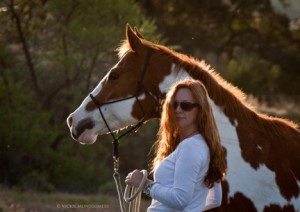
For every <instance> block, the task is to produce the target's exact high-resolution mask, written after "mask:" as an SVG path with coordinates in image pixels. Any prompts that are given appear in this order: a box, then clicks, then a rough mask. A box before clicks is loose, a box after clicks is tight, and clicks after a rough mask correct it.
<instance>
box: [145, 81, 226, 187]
mask: <svg viewBox="0 0 300 212" xmlns="http://www.w3.org/2000/svg"><path fill="white" fill-rule="evenodd" d="M180 88H188V89H189V90H190V91H191V93H192V95H193V97H194V98H195V100H196V102H197V103H198V104H199V106H200V107H199V110H198V111H199V112H198V115H197V128H198V131H199V133H201V135H202V136H203V138H204V139H205V142H206V144H207V146H208V148H209V152H210V163H209V168H208V171H207V175H206V177H205V184H206V185H207V186H208V187H212V186H213V184H214V182H219V181H221V180H222V179H223V178H224V176H225V172H226V159H225V153H224V150H223V148H222V146H221V141H220V136H219V132H218V129H217V125H216V121H215V118H214V116H213V111H212V108H211V105H210V103H209V97H208V94H207V91H206V88H205V87H204V85H203V84H202V83H201V82H200V81H196V80H183V81H180V82H179V83H177V84H175V85H174V86H173V87H172V88H171V90H170V91H169V92H168V93H167V96H166V99H165V102H164V104H163V110H162V115H161V120H160V128H159V131H158V134H157V136H158V139H157V141H156V142H155V143H154V145H153V146H152V151H153V152H154V154H155V157H154V159H153V160H152V161H151V163H150V169H151V172H153V171H154V169H155V168H156V166H157V165H158V164H159V162H160V161H162V160H163V159H164V158H165V157H167V156H168V155H169V154H171V153H172V152H173V151H174V150H175V149H176V147H177V145H178V144H179V143H180V142H181V141H180V131H179V128H178V126H177V125H176V120H175V111H174V109H173V107H172V103H173V100H174V96H175V94H176V92H177V91H178V90H179V89H180Z"/></svg>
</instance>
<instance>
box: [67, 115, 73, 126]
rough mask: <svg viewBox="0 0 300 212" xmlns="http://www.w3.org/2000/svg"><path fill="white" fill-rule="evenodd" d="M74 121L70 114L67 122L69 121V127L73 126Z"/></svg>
mask: <svg viewBox="0 0 300 212" xmlns="http://www.w3.org/2000/svg"><path fill="white" fill-rule="evenodd" d="M72 122H73V119H72V116H69V117H68V119H67V123H68V126H69V127H71V126H72Z"/></svg>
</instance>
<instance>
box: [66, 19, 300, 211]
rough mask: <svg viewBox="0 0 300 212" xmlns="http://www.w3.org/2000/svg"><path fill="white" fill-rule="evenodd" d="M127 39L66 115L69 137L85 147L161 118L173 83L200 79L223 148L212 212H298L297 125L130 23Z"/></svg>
mask: <svg viewBox="0 0 300 212" xmlns="http://www.w3.org/2000/svg"><path fill="white" fill-rule="evenodd" d="M126 38H127V39H126V40H125V41H124V42H123V43H122V44H121V46H120V47H119V48H118V56H119V62H118V63H117V64H116V65H115V66H114V67H112V68H111V70H110V71H109V72H108V73H107V75H106V76H105V77H104V78H103V79H102V80H101V81H100V82H99V84H98V85H97V86H96V88H95V89H94V90H93V91H92V92H91V95H89V96H87V97H86V98H85V99H84V100H83V102H82V104H81V105H80V106H79V107H78V108H77V109H76V110H75V111H74V112H73V113H72V114H70V116H69V117H68V119H67V122H68V126H69V128H70V131H71V135H72V137H73V138H74V139H75V140H77V141H79V142H80V143H88V144H91V143H94V142H95V141H96V138H97V136H98V135H102V134H107V133H108V132H109V130H111V131H116V130H119V129H122V128H125V127H127V126H132V125H136V124H138V123H145V122H146V121H147V120H149V119H153V118H159V117H160V104H161V102H162V101H163V99H164V98H165V94H166V92H167V91H168V90H169V88H170V87H171V86H172V85H173V84H174V83H176V82H178V81H180V80H182V79H186V78H190V79H191V78H192V79H196V80H200V81H201V82H202V83H203V84H204V85H205V87H206V89H207V91H208V94H209V97H210V99H211V104H212V107H213V112H214V116H215V119H216V122H217V126H218V129H219V133H220V137H221V142H222V146H223V147H224V149H226V158H227V176H226V180H225V181H224V182H223V183H222V189H223V201H222V205H221V207H220V208H218V210H221V211H300V197H299V194H300V131H299V129H298V127H297V125H296V124H294V123H292V122H290V121H287V120H284V119H280V118H272V117H268V116H267V115H264V114H260V113H258V112H257V111H255V110H254V109H253V108H251V106H249V105H247V104H246V102H245V100H244V97H245V96H244V94H243V93H242V92H241V91H240V90H239V89H238V88H236V87H234V86H233V85H231V84H230V83H228V82H226V81H225V80H224V79H222V78H221V77H220V76H219V75H218V74H216V73H215V71H214V70H212V69H211V68H210V67H209V66H208V65H207V64H205V63H204V62H200V61H197V60H196V59H193V58H190V57H187V56H185V55H183V54H179V53H176V52H173V51H171V50H170V49H168V48H167V47H165V46H162V45H158V44H154V43H152V42H150V41H148V40H146V39H144V38H143V37H142V35H141V34H140V33H139V32H138V31H137V30H132V29H131V27H130V26H129V25H127V28H126ZM92 98H93V99H94V100H92ZM95 102H96V103H95ZM98 107H99V108H98ZM98 109H99V110H101V113H102V114H100V113H99V111H98ZM101 115H102V116H101ZM105 122H106V123H105ZM108 128H110V129H109V130H108Z"/></svg>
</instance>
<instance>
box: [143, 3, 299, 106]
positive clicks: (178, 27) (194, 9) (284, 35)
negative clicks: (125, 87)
mask: <svg viewBox="0 0 300 212" xmlns="http://www.w3.org/2000/svg"><path fill="white" fill-rule="evenodd" d="M137 2H138V3H139V4H140V5H141V6H142V8H143V9H144V11H145V12H146V14H147V15H148V17H150V18H152V19H153V20H156V24H157V26H158V29H159V30H160V31H161V32H162V33H163V34H164V36H165V37H167V38H168V43H169V44H172V45H173V44H179V45H180V46H181V47H182V51H183V52H185V53H188V54H192V55H196V56H197V57H200V58H204V59H205V60H207V61H208V62H209V63H212V65H213V66H215V67H216V69H217V70H218V71H219V72H220V73H221V74H222V75H223V76H224V77H225V78H227V79H228V80H230V81H231V82H233V83H234V84H236V85H238V86H239V87H241V88H243V90H244V91H245V92H247V93H252V94H254V95H256V96H258V97H261V98H269V99H272V98H274V97H276V96H277V95H278V94H279V95H282V94H283V95H287V96H289V97H292V98H294V99H295V100H297V101H300V95H299V93H300V86H299V85H298V82H299V80H300V74H299V66H300V46H299V45H298V44H299V43H300V40H299V26H294V27H291V20H289V19H288V18H287V17H286V16H285V15H283V14H279V13H276V12H275V11H274V8H273V6H272V5H271V1H270V0H265V1H261V2H260V3H257V2H256V1H251V0H246V1H245V0H230V1H221V0H217V1H209V0H204V1H196V0H195V1H188V2H187V1H183V0H179V1H175V0H171V1H167V2H165V1H158V0H153V1H147V0H137Z"/></svg>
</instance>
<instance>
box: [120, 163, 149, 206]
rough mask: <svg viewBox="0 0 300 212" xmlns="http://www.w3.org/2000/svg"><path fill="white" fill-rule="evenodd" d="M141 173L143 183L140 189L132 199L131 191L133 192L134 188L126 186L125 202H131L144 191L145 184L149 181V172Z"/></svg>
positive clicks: (143, 171)
mask: <svg viewBox="0 0 300 212" xmlns="http://www.w3.org/2000/svg"><path fill="white" fill-rule="evenodd" d="M141 172H142V173H143V178H142V181H141V183H140V185H139V187H138V189H137V190H136V192H135V193H134V194H133V195H132V196H131V197H129V191H130V190H131V188H132V187H133V186H131V185H126V188H125V192H124V200H125V202H131V201H132V200H133V199H134V198H136V196H137V195H138V194H139V193H140V192H141V191H142V190H143V189H144V186H145V183H146V180H147V177H148V172H147V171H146V170H145V169H143V170H141Z"/></svg>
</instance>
